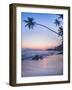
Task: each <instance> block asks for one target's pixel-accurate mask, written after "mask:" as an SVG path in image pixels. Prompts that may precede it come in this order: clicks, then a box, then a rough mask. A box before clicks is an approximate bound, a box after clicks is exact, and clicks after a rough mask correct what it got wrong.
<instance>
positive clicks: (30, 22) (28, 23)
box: [24, 17, 35, 29]
mask: <svg viewBox="0 0 72 90" xmlns="http://www.w3.org/2000/svg"><path fill="white" fill-rule="evenodd" d="M24 22H25V23H26V25H25V27H28V28H29V29H31V28H32V29H33V27H34V25H35V22H34V19H33V18H30V17H28V20H24Z"/></svg>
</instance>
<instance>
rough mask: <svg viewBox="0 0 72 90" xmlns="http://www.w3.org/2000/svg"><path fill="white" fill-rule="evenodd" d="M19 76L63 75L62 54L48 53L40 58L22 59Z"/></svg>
mask: <svg viewBox="0 0 72 90" xmlns="http://www.w3.org/2000/svg"><path fill="white" fill-rule="evenodd" d="M21 64H22V65H21V66H22V67H21V76H22V77H32V76H53V75H63V55H62V54H59V55H50V56H47V57H45V58H43V59H42V60H22V62H21Z"/></svg>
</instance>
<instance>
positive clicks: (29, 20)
mask: <svg viewBox="0 0 72 90" xmlns="http://www.w3.org/2000/svg"><path fill="white" fill-rule="evenodd" d="M24 22H25V23H26V25H25V27H28V28H29V29H33V27H34V26H35V25H39V26H42V27H44V28H47V29H48V30H50V31H52V32H53V33H55V34H57V35H59V33H57V32H55V31H54V30H52V29H50V28H49V27H47V26H45V25H42V24H39V23H37V22H34V19H33V18H31V17H28V18H27V20H24Z"/></svg>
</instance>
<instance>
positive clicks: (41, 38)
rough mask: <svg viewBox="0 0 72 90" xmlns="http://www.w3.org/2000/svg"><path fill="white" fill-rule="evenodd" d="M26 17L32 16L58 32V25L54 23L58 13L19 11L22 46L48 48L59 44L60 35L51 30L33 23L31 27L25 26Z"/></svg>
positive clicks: (36, 20)
mask: <svg viewBox="0 0 72 90" xmlns="http://www.w3.org/2000/svg"><path fill="white" fill-rule="evenodd" d="M28 17H31V18H34V21H35V22H37V23H40V24H43V25H45V26H47V27H49V28H51V29H52V30H54V31H56V32H58V27H57V26H56V25H55V24H54V21H55V19H56V18H58V15H56V14H48V13H47V14H44V13H27V12H21V45H22V48H32V49H48V48H53V47H56V46H57V45H59V44H60V37H59V36H58V35H57V34H55V33H53V32H52V31H50V30H48V29H46V28H44V27H42V26H39V25H35V26H34V28H33V29H29V28H28V27H25V25H26V23H25V22H24V20H27V18H28Z"/></svg>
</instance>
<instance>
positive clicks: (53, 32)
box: [35, 23, 59, 35]
mask: <svg viewBox="0 0 72 90" xmlns="http://www.w3.org/2000/svg"><path fill="white" fill-rule="evenodd" d="M35 24H36V25H39V26H42V27H44V28H47V29H48V30H50V31H52V32H53V33H55V34H57V35H59V34H58V33H57V32H55V31H54V30H52V29H50V28H49V27H47V26H45V25H42V24H39V23H35Z"/></svg>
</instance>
